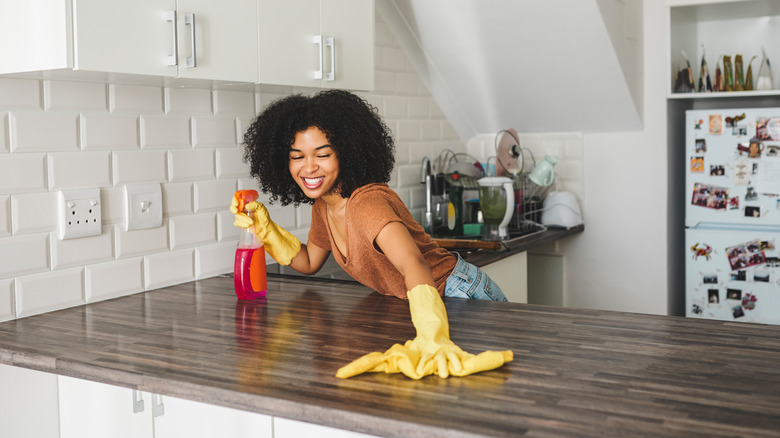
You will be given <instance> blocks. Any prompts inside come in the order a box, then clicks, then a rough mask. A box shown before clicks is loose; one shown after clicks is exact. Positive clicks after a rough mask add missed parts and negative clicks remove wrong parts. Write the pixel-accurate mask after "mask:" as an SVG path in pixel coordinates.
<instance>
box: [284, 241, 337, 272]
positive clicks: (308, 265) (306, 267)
mask: <svg viewBox="0 0 780 438" xmlns="http://www.w3.org/2000/svg"><path fill="white" fill-rule="evenodd" d="M328 255H330V251H328V250H326V249H322V248H320V247H319V246H317V245H315V244H313V243H309V244H301V251H300V252H299V253H298V255H296V256H295V258H294V259H292V262H290V267H291V268H293V269H295V270H296V271H298V272H300V273H301V274H306V275H312V274H316V273H317V271H319V270H320V268H322V265H324V264H325V260H327V259H328Z"/></svg>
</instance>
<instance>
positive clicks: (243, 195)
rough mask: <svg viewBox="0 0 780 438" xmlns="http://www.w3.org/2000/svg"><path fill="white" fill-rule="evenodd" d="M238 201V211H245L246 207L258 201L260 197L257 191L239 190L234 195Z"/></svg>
mask: <svg viewBox="0 0 780 438" xmlns="http://www.w3.org/2000/svg"><path fill="white" fill-rule="evenodd" d="M233 196H234V197H235V198H236V199H237V200H238V211H244V206H245V205H246V204H248V203H250V202H252V201H257V198H259V197H260V195H258V194H257V190H239V191H237V192H236V194H235V195H233Z"/></svg>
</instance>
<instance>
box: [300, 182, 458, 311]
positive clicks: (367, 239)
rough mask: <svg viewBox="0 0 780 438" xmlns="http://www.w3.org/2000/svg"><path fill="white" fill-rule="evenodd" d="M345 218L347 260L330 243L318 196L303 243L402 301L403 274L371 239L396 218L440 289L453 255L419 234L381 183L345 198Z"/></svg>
mask: <svg viewBox="0 0 780 438" xmlns="http://www.w3.org/2000/svg"><path fill="white" fill-rule="evenodd" d="M345 216H346V226H345V232H346V236H345V240H346V245H347V254H348V255H349V258H345V257H344V256H343V255H342V254H341V253H340V252H339V249H338V247H337V246H336V243H335V242H334V241H333V235H332V234H331V232H330V225H329V224H328V218H327V216H326V205H325V202H324V201H322V200H321V199H318V200H316V201H315V202H314V206H313V207H312V213H311V228H310V229H309V242H310V243H313V244H315V245H317V246H319V247H320V248H322V249H325V250H328V251H332V252H333V257H334V258H335V259H336V263H338V264H339V266H341V267H342V269H344V271H345V272H346V273H347V274H349V275H350V276H351V277H352V278H354V279H355V280H357V281H359V282H360V283H362V284H364V285H365V286H368V287H370V288H372V289H374V290H376V291H377V292H379V293H381V294H384V295H395V296H397V297H399V298H403V299H406V292H407V290H406V283H405V282H404V277H403V276H402V275H401V273H400V272H399V271H398V270H397V269H396V268H395V266H393V264H392V263H391V262H390V260H389V259H388V258H387V257H386V256H385V255H384V254H383V253H382V251H381V250H380V249H379V248H378V247H377V246H376V245H375V242H374V241H375V239H376V237H377V235H379V232H380V231H382V229H383V228H384V227H385V225H387V224H388V223H390V222H401V223H402V224H403V225H404V226H405V227H406V229H407V230H408V231H409V234H410V235H411V236H412V239H414V241H415V243H417V247H418V248H419V249H420V252H421V253H422V255H423V257H425V260H426V261H427V262H428V265H429V266H430V267H431V272H432V273H433V280H434V282H435V283H436V289H438V291H439V294H443V293H444V285H445V283H446V281H447V277H448V276H449V275H450V273H451V272H452V270H453V269H454V268H455V264H456V263H457V261H458V259H457V257H456V256H455V255H454V254H452V253H450V252H449V251H447V250H446V249H444V248H442V247H440V246H439V245H438V244H437V243H436V242H434V241H433V240H432V239H431V237H430V236H429V235H428V234H426V233H425V230H424V229H423V227H422V226H421V225H420V224H418V223H417V221H415V220H414V217H412V214H411V213H410V212H409V209H408V208H406V205H404V203H403V201H401V198H400V197H399V196H398V194H397V193H395V192H394V191H393V190H391V189H390V188H389V187H388V186H387V184H379V183H375V184H368V185H366V186H363V187H361V188H359V189H357V190H355V191H354V192H352V196H350V197H349V199H348V200H347V206H346V212H345Z"/></svg>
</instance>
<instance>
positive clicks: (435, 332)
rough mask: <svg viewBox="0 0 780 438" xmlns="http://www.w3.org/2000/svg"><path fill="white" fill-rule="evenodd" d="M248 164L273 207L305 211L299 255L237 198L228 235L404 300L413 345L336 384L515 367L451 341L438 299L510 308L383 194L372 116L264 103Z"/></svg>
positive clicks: (351, 108)
mask: <svg viewBox="0 0 780 438" xmlns="http://www.w3.org/2000/svg"><path fill="white" fill-rule="evenodd" d="M244 143H245V146H246V149H245V153H244V159H245V161H248V162H249V164H250V169H251V170H250V173H251V174H252V176H254V177H256V178H257V179H258V181H259V182H260V188H261V189H262V191H263V192H264V193H269V194H270V201H271V202H274V201H280V202H281V204H282V205H287V204H290V203H292V204H295V205H298V204H301V203H306V202H308V203H311V204H313V205H312V220H311V228H310V230H309V239H308V243H307V244H305V245H304V244H302V243H301V242H300V241H299V240H298V239H297V238H295V236H293V235H292V234H290V233H289V232H288V231H287V230H285V229H283V228H282V227H280V226H278V225H277V224H275V223H274V222H273V221H272V220H271V218H270V217H269V216H268V210H267V209H266V208H265V206H263V205H262V204H259V203H257V202H253V203H250V204H248V205H247V206H246V207H247V209H248V210H249V211H250V212H251V213H250V215H251V216H252V217H250V216H249V215H246V214H243V213H241V212H239V211H238V209H237V201H236V199H235V198H234V199H233V203H232V205H231V211H232V212H233V213H234V214H235V215H236V222H235V223H236V225H237V226H240V227H243V228H248V227H254V231H255V234H256V235H257V236H258V237H259V238H260V239H261V240H262V241H263V245H264V246H265V249H266V251H267V252H268V253H269V254H270V255H271V257H273V258H274V260H276V261H277V262H279V263H280V264H282V265H289V266H290V267H292V268H293V269H295V270H297V271H299V272H302V273H305V274H314V273H315V272H317V271H318V270H319V269H320V268H321V267H322V265H323V264H324V263H325V260H326V259H327V258H328V255H329V254H330V253H331V252H333V253H334V257H335V258H336V262H337V263H338V264H339V265H340V266H341V267H342V268H343V269H344V270H345V271H346V272H347V273H348V274H349V275H351V276H352V277H353V278H354V279H355V280H357V281H359V282H361V283H362V284H364V285H366V286H368V287H370V288H372V289H374V290H376V291H377V292H379V293H382V294H385V295H394V296H397V297H399V298H403V299H408V300H409V310H410V313H411V316H412V323H413V324H414V326H415V329H416V331H417V337H416V338H415V339H414V340H410V341H407V342H406V343H405V344H403V345H401V344H395V345H394V346H393V347H391V348H390V349H389V350H387V351H386V352H384V353H379V352H374V353H369V354H367V355H364V356H363V357H360V358H358V359H357V360H355V361H353V362H352V363H350V364H348V365H346V366H344V367H342V368H340V369H339V370H338V372H337V373H336V376H337V377H340V378H347V377H351V376H354V375H357V374H361V373H363V372H368V371H373V372H386V373H398V372H401V373H404V375H406V376H408V377H410V378H413V379H420V378H422V377H423V376H427V375H429V374H438V375H439V376H440V377H447V376H449V375H456V376H465V375H468V374H471V373H475V372H479V371H485V370H490V369H493V368H497V367H499V366H501V365H502V364H504V363H505V362H508V361H511V360H512V352H511V351H503V352H497V351H485V352H483V353H480V354H479V355H476V356H475V355H473V354H470V353H467V352H465V351H463V350H461V349H460V348H459V347H458V346H457V345H455V344H454V343H453V342H452V341H451V340H450V338H449V322H448V320H447V312H446V309H445V307H444V303H443V302H442V300H441V297H440V295H442V294H444V295H446V296H449V297H463V298H477V299H491V300H501V301H506V298H505V297H504V294H503V292H501V289H499V287H498V286H497V285H496V284H495V283H494V282H493V281H492V280H491V279H490V278H488V277H487V275H485V274H484V273H483V272H482V271H480V270H479V269H478V268H477V267H475V266H474V265H471V264H469V263H466V262H465V261H463V260H462V259H461V258H460V256H458V255H455V254H451V253H449V252H447V251H446V250H444V249H443V248H441V247H439V246H438V245H437V244H436V243H435V242H434V241H433V240H431V237H430V236H429V235H427V234H426V233H425V232H424V231H423V228H422V227H421V226H420V225H419V224H418V223H417V222H416V221H415V220H414V218H413V217H412V215H411V213H409V210H408V209H407V208H406V206H405V205H404V203H403V202H402V201H401V199H400V198H399V197H398V195H397V194H396V193H395V192H394V191H392V190H391V189H390V188H389V187H388V186H387V184H386V183H387V181H389V180H390V172H391V171H392V169H393V164H394V162H395V158H394V145H393V140H392V138H391V136H390V133H389V131H388V129H387V127H386V126H385V125H384V123H383V122H382V120H381V119H380V117H379V116H378V115H377V113H376V111H375V110H374V109H373V108H372V107H371V106H370V105H369V104H368V103H366V102H365V101H364V100H363V99H361V98H359V97H358V96H356V95H354V94H352V93H349V92H346V91H337V90H333V91H324V92H320V93H318V94H316V95H315V96H312V97H304V96H300V95H293V96H289V97H285V98H283V99H281V100H278V101H276V102H274V103H272V104H271V105H270V106H269V107H268V108H267V109H266V110H265V111H263V113H262V114H260V115H259V116H258V117H257V119H255V121H254V122H253V123H252V125H251V126H250V127H249V129H248V130H247V132H246V134H245V135H244Z"/></svg>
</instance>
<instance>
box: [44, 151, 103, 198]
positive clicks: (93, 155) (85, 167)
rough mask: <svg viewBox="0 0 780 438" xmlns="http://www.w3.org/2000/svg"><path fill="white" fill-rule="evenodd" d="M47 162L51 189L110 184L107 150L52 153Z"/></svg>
mask: <svg viewBox="0 0 780 438" xmlns="http://www.w3.org/2000/svg"><path fill="white" fill-rule="evenodd" d="M48 163H49V188H50V189H51V190H61V189H67V188H80V187H104V186H110V185H111V174H110V169H111V153H110V152H108V151H100V152H62V153H53V154H49V160H48Z"/></svg>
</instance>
